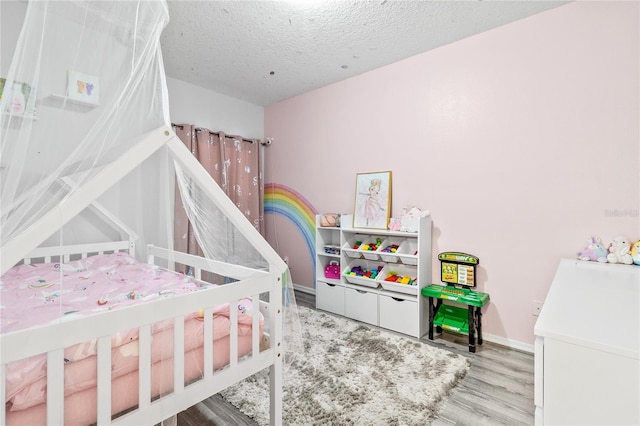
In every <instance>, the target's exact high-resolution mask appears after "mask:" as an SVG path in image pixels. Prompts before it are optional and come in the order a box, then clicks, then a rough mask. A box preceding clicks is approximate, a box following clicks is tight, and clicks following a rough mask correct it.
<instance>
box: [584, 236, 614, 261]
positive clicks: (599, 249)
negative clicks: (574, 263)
mask: <svg viewBox="0 0 640 426" xmlns="http://www.w3.org/2000/svg"><path fill="white" fill-rule="evenodd" d="M578 259H580V260H590V261H593V262H595V261H598V262H602V263H606V262H607V249H606V247H605V246H604V245H603V244H602V242H601V240H600V237H597V236H592V237H589V238H587V245H586V246H585V248H583V249H582V250H581V251H579V252H578Z"/></svg>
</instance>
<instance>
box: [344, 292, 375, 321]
mask: <svg viewBox="0 0 640 426" xmlns="http://www.w3.org/2000/svg"><path fill="white" fill-rule="evenodd" d="M344 295H345V298H344V302H345V304H344V311H345V315H346V316H348V317H349V318H353V319H355V320H358V321H362V322H366V323H368V324H373V325H378V295H377V294H374V293H370V292H368V291H366V290H357V289H353V288H345V289H344Z"/></svg>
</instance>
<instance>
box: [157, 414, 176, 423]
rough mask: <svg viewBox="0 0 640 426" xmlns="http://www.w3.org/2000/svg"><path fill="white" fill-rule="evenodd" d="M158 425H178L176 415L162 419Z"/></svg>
mask: <svg viewBox="0 0 640 426" xmlns="http://www.w3.org/2000/svg"><path fill="white" fill-rule="evenodd" d="M160 426H178V415H177V414H174V415H173V416H171V417H169V418H168V419H164V420H163V421H162V423H160Z"/></svg>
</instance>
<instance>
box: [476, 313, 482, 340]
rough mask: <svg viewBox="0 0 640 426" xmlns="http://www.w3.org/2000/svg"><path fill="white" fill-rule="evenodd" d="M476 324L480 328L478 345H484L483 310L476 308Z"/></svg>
mask: <svg viewBox="0 0 640 426" xmlns="http://www.w3.org/2000/svg"><path fill="white" fill-rule="evenodd" d="M476 323H477V326H478V345H481V344H482V308H480V307H479V306H476Z"/></svg>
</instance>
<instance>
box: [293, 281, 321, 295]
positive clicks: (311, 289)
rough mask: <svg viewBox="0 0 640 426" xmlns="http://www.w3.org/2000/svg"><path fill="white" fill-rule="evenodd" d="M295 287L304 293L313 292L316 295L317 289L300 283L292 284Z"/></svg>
mask: <svg viewBox="0 0 640 426" xmlns="http://www.w3.org/2000/svg"><path fill="white" fill-rule="evenodd" d="M292 285H293V289H294V290H296V291H299V292H302V293H307V294H313V295H314V296H315V294H316V289H315V288H311V287H307V286H304V285H299V284H292Z"/></svg>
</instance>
